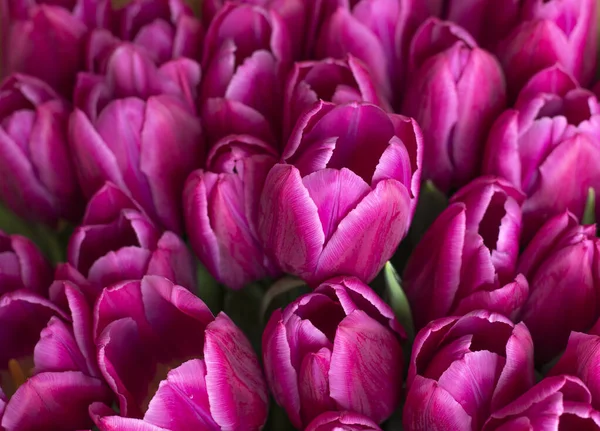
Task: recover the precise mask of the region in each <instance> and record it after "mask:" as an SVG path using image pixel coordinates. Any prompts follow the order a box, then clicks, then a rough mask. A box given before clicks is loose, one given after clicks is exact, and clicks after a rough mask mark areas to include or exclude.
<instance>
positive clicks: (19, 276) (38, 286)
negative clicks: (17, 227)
mask: <svg viewBox="0 0 600 431" xmlns="http://www.w3.org/2000/svg"><path fill="white" fill-rule="evenodd" d="M51 282H52V268H51V266H50V264H49V263H48V261H47V260H46V258H45V257H44V256H43V255H42V253H41V252H40V251H39V249H38V248H37V247H36V245H35V244H34V243H33V242H31V241H30V240H29V239H27V238H25V237H22V236H21V235H7V234H5V233H4V232H2V231H1V230H0V295H3V294H5V293H8V292H12V291H15V290H20V289H26V290H27V291H29V292H35V293H37V294H39V295H42V296H48V287H49V286H50V283H51Z"/></svg>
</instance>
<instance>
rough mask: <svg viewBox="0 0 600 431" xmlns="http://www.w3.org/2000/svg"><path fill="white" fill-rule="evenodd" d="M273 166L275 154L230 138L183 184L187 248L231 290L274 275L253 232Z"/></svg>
mask: <svg viewBox="0 0 600 431" xmlns="http://www.w3.org/2000/svg"><path fill="white" fill-rule="evenodd" d="M276 162H277V153H276V151H275V150H274V149H273V148H272V147H271V146H270V145H268V144H266V143H265V142H263V141H260V140H258V139H256V138H253V137H251V136H245V135H238V136H236V135H230V136H228V137H226V138H223V139H221V140H220V141H219V142H217V143H216V144H215V146H214V147H213V148H212V149H211V151H210V154H209V155H208V160H207V165H206V169H205V170H202V169H200V170H197V171H195V172H193V173H192V174H191V175H190V177H189V178H188V180H187V183H186V186H185V189H184V192H183V194H184V197H183V205H184V215H185V221H186V227H187V229H186V231H187V233H188V235H189V237H190V242H191V245H192V248H193V249H194V252H195V253H196V255H197V256H198V258H199V259H200V261H201V262H202V263H203V264H204V266H205V267H206V268H208V270H209V271H210V273H211V274H212V275H213V277H215V278H216V279H217V280H218V281H220V282H221V283H223V284H225V285H226V286H228V287H230V288H232V289H241V288H242V287H244V285H246V284H247V283H249V282H252V281H256V280H259V279H261V278H263V277H265V276H267V275H269V276H272V277H274V276H277V275H278V271H277V268H276V267H275V266H274V265H273V263H271V261H270V260H269V259H268V258H267V257H266V255H265V252H264V250H263V248H262V246H261V243H260V241H259V239H258V234H257V230H256V226H257V221H258V220H257V216H258V214H257V212H258V205H259V200H260V194H261V192H262V189H263V185H264V182H265V178H266V176H267V174H268V172H269V169H271V167H272V166H273V165H274V164H275V163H276Z"/></svg>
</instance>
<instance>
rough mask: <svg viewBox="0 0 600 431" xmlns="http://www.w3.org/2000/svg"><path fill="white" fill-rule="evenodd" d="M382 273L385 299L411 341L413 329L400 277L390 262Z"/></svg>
mask: <svg viewBox="0 0 600 431" xmlns="http://www.w3.org/2000/svg"><path fill="white" fill-rule="evenodd" d="M383 271H384V276H385V287H386V297H387V298H388V301H389V303H390V305H391V307H392V309H393V310H394V314H396V318H397V319H398V321H399V322H400V323H401V324H402V326H403V327H404V329H405V330H406V333H407V335H408V339H409V340H412V339H413V338H414V336H415V328H414V325H413V319H412V313H411V311H410V305H409V303H408V299H407V298H406V295H405V294H404V290H402V285H401V280H400V276H399V275H398V273H397V272H396V269H395V268H394V267H393V265H392V264H391V263H390V262H387V263H386V264H385V267H384V268H383Z"/></svg>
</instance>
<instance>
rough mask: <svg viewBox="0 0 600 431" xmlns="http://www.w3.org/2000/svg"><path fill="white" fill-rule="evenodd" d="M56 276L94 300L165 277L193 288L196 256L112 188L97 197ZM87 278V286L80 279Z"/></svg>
mask: <svg viewBox="0 0 600 431" xmlns="http://www.w3.org/2000/svg"><path fill="white" fill-rule="evenodd" d="M67 261H68V262H67V263H66V264H63V265H61V269H60V270H57V275H59V277H57V278H59V279H60V278H61V277H64V278H65V279H67V280H70V281H72V282H73V283H75V284H77V285H79V286H80V287H81V288H82V289H83V290H85V291H86V294H88V296H89V297H90V298H91V299H94V298H95V297H96V296H97V295H98V294H99V293H100V291H101V290H102V289H103V288H104V287H107V286H110V285H111V284H114V283H117V282H120V281H123V280H136V279H140V278H142V277H143V276H144V275H146V274H151V275H161V276H163V277H167V278H168V279H170V280H173V281H174V282H175V283H177V284H180V285H183V286H185V287H186V288H188V289H190V290H194V289H195V286H196V282H195V269H194V261H193V259H192V256H191V254H190V252H189V250H188V248H187V247H186V245H185V243H184V242H183V240H182V239H181V238H179V237H178V236H177V235H175V234H174V233H173V232H170V231H166V232H163V231H161V230H160V229H158V228H157V227H156V225H154V224H153V223H152V222H151V221H150V219H149V218H148V217H147V216H146V215H145V214H144V212H143V211H142V210H141V209H140V208H139V207H138V206H137V205H136V204H135V203H134V201H132V200H131V198H129V197H128V196H127V195H125V194H124V193H123V192H122V191H121V190H119V189H118V188H117V187H116V186H114V185H113V184H110V183H107V184H105V186H104V187H103V188H102V189H100V190H99V191H98V193H96V194H95V195H94V196H93V197H92V199H91V200H90V202H89V203H88V207H87V210H86V214H85V216H84V218H83V221H82V224H81V225H80V226H78V227H77V228H76V229H75V230H74V232H73V234H72V235H71V238H70V239H69V245H68V249H67ZM81 278H83V280H85V281H83V282H81V281H80V279H81Z"/></svg>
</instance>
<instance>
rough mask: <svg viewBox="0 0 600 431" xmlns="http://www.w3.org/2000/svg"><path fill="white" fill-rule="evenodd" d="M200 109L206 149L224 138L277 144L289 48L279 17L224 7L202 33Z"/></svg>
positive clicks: (257, 8)
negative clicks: (245, 136)
mask: <svg viewBox="0 0 600 431" xmlns="http://www.w3.org/2000/svg"><path fill="white" fill-rule="evenodd" d="M204 46H205V49H204V53H203V57H202V58H203V60H202V67H203V69H204V79H203V81H202V92H201V99H200V103H201V106H202V119H203V121H204V124H205V125H206V128H207V134H208V137H209V141H210V142H211V143H214V142H216V141H217V140H219V139H220V138H223V137H225V136H226V135H229V134H249V135H252V136H255V137H258V138H260V139H263V140H265V141H267V142H269V143H273V144H274V143H276V142H279V135H280V133H281V121H282V118H281V103H282V93H283V85H284V81H285V78H286V76H287V73H288V71H289V68H290V66H291V60H292V58H291V52H290V50H291V45H290V38H289V34H288V33H287V29H286V27H285V25H284V24H283V22H282V21H281V18H280V17H279V15H277V14H276V13H275V12H273V11H269V10H267V9H264V8H262V7H260V6H253V5H248V4H234V3H227V4H226V5H225V6H223V8H221V10H220V11H219V13H218V14H217V15H216V16H215V18H214V19H213V21H212V22H211V24H210V27H209V28H208V30H207V33H206V40H205V44H204Z"/></svg>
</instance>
